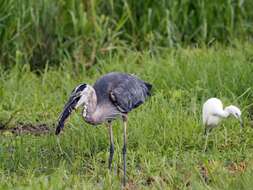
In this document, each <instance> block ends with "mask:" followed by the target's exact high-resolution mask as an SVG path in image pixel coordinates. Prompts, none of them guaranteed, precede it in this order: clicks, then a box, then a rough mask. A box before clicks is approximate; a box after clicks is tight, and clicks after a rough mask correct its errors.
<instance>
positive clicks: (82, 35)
mask: <svg viewBox="0 0 253 190" xmlns="http://www.w3.org/2000/svg"><path fill="white" fill-rule="evenodd" d="M252 9H253V1H252V0H212V1H209V0H195V1H189V0H160V1H159V2H157V1H154V0H138V1H136V0H108V1H104V0H26V1H24V0H0V64H4V65H5V66H6V67H10V65H13V64H16V63H17V64H26V63H30V65H31V68H32V69H42V68H44V67H45V65H46V64H47V63H48V64H50V65H60V64H61V63H62V62H63V61H64V60H66V59H67V60H72V61H71V62H74V63H76V62H78V63H83V64H88V63H89V62H93V60H94V58H92V56H91V55H92V54H94V55H95V60H97V59H99V58H100V57H103V56H104V55H105V54H107V55H108V54H110V53H112V52H117V51H118V49H119V48H129V49H138V50H150V51H151V52H152V53H153V52H156V51H157V47H184V46H205V45H206V46H212V45H213V42H215V41H218V42H219V43H224V44H233V43H234V41H235V40H238V39H240V40H243V41H251V42H252V36H253V27H252V26H253V12H252Z"/></svg>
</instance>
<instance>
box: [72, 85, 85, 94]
mask: <svg viewBox="0 0 253 190" xmlns="http://www.w3.org/2000/svg"><path fill="white" fill-rule="evenodd" d="M86 86H87V84H80V85H78V86H77V87H76V88H75V89H74V90H73V91H72V93H75V94H76V93H78V92H81V91H83V90H84V89H85V88H86Z"/></svg>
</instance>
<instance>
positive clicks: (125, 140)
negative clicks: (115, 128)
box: [122, 115, 127, 186]
mask: <svg viewBox="0 0 253 190" xmlns="http://www.w3.org/2000/svg"><path fill="white" fill-rule="evenodd" d="M123 125H124V136H123V137H124V145H123V149H122V152H123V162H124V163H123V169H124V178H123V185H124V186H125V185H126V152H127V134H126V132H127V115H125V116H123Z"/></svg>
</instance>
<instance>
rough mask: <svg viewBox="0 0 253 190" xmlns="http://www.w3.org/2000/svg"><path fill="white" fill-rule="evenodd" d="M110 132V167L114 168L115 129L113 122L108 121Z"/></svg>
mask: <svg viewBox="0 0 253 190" xmlns="http://www.w3.org/2000/svg"><path fill="white" fill-rule="evenodd" d="M108 132H109V137H110V149H109V152H110V156H109V159H108V168H109V170H111V169H112V159H113V154H114V142H113V131H112V122H111V121H109V122H108Z"/></svg>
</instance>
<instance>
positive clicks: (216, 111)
mask: <svg viewBox="0 0 253 190" xmlns="http://www.w3.org/2000/svg"><path fill="white" fill-rule="evenodd" d="M230 115H232V116H234V117H235V118H236V119H238V120H239V121H240V123H241V127H243V121H242V118H241V110H240V109H239V108H238V107H236V106H234V105H230V106H227V107H225V109H224V110H223V104H222V102H221V100H220V99H218V98H210V99H208V100H207V101H206V102H205V103H204V104H203V109H202V119H203V124H204V126H205V135H206V134H207V133H208V132H209V131H211V130H212V129H213V128H215V127H216V126H217V125H218V124H219V122H220V121H221V119H223V118H227V117H229V116H230Z"/></svg>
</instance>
